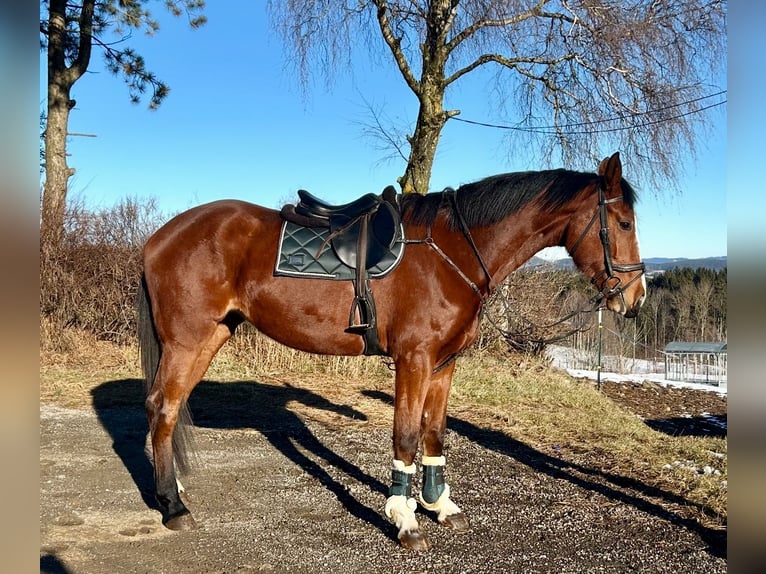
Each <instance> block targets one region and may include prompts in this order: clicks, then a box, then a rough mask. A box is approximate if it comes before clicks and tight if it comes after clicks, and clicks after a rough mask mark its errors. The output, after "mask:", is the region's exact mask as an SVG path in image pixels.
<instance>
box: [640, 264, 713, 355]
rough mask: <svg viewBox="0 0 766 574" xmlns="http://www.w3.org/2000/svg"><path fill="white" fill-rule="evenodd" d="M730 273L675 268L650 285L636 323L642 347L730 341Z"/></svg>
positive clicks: (660, 274)
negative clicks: (727, 317) (727, 294)
mask: <svg viewBox="0 0 766 574" xmlns="http://www.w3.org/2000/svg"><path fill="white" fill-rule="evenodd" d="M726 272H727V270H726V269H721V270H713V269H707V268H698V269H691V268H688V267H684V268H675V269H672V270H669V271H665V272H664V273H659V274H657V275H655V276H653V277H652V278H651V279H649V280H648V281H647V287H648V297H647V299H646V303H644V306H643V308H642V309H641V312H640V313H639V315H638V318H637V319H636V327H637V331H638V333H640V336H641V339H642V343H643V344H644V345H646V346H647V347H650V348H654V349H662V348H664V347H665V345H666V344H667V343H669V342H670V341H707V342H719V341H726V340H727V334H728V333H727V326H726V307H727V300H726V292H727V291H726V281H727V277H726V275H727V273H726Z"/></svg>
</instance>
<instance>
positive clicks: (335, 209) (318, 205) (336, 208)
mask: <svg viewBox="0 0 766 574" xmlns="http://www.w3.org/2000/svg"><path fill="white" fill-rule="evenodd" d="M298 197H299V198H300V203H298V205H296V206H295V211H296V212H297V213H300V214H301V215H305V216H306V217H323V218H329V217H330V216H332V215H342V216H345V217H348V218H349V219H354V218H355V217H359V216H360V215H362V214H363V213H366V212H368V211H372V209H373V208H375V207H377V206H378V204H379V203H380V198H379V197H378V196H377V195H375V194H374V193H368V194H366V195H363V196H362V197H360V198H358V199H355V200H354V201H350V202H348V203H343V204H341V205H331V204H329V203H327V202H324V201H322V200H321V199H319V198H318V197H316V196H315V195H312V194H310V193H309V192H308V191H306V190H305V189H299V190H298Z"/></svg>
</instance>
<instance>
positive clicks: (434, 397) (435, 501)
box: [420, 361, 468, 532]
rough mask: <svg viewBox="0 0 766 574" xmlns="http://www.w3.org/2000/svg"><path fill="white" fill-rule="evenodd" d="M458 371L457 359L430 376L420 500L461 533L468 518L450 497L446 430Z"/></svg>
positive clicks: (423, 433) (425, 408)
mask: <svg viewBox="0 0 766 574" xmlns="http://www.w3.org/2000/svg"><path fill="white" fill-rule="evenodd" d="M454 371H455V363H454V361H453V362H452V363H450V364H449V365H447V366H446V367H444V368H443V369H442V370H440V371H439V372H438V373H434V374H433V375H432V376H431V383H430V385H429V386H428V393H427V395H426V401H425V406H424V408H423V418H422V422H421V434H422V436H423V456H422V459H421V462H422V464H423V482H422V489H421V492H420V503H421V504H422V505H423V507H424V508H425V509H426V510H430V511H432V512H435V513H436V515H437V520H438V521H439V523H440V524H443V525H445V526H447V527H449V528H453V529H455V530H456V531H458V532H465V531H466V530H468V519H467V518H466V516H465V514H463V512H462V511H461V510H460V507H458V505H457V504H455V503H454V502H453V501H452V500H451V499H450V492H451V491H450V486H449V484H447V482H446V481H445V479H444V467H445V464H446V459H445V457H444V454H443V453H444V435H445V433H446V430H447V399H448V397H449V391H450V387H451V386H452V375H453V373H454Z"/></svg>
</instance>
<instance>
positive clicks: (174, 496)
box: [146, 324, 231, 530]
mask: <svg viewBox="0 0 766 574" xmlns="http://www.w3.org/2000/svg"><path fill="white" fill-rule="evenodd" d="M230 337H231V331H230V330H229V327H227V326H226V325H223V324H220V325H217V326H216V328H215V330H214V332H213V333H212V335H211V336H210V337H209V338H208V339H207V342H206V343H204V344H201V345H199V346H198V347H197V348H192V349H190V348H186V347H182V346H180V345H178V344H167V345H166V346H165V347H163V350H162V358H161V360H160V364H159V369H158V370H157V376H156V378H155V380H154V384H153V385H152V388H151V390H150V392H149V394H148V396H147V399H146V413H147V416H148V419H149V429H150V431H151V437H152V453H153V458H154V483H155V491H156V497H157V502H158V503H159V505H160V510H161V512H162V523H163V524H164V525H165V526H166V527H167V528H169V529H171V530H189V529H192V528H195V527H196V523H195V521H194V518H193V517H192V515H191V513H190V512H189V510H188V509H187V508H186V505H184V503H183V502H182V501H181V497H180V494H179V492H178V480H177V477H176V469H175V463H174V459H178V460H180V461H183V460H185V453H184V452H182V451H180V450H178V449H179V448H181V447H182V445H181V444H179V443H176V444H175V445H174V441H173V434H174V431H175V430H176V425H177V423H178V419H179V413H180V411H181V408H182V407H183V406H184V405H185V404H186V400H187V399H188V398H189V395H190V394H191V392H192V389H194V387H195V386H196V385H197V383H198V382H199V381H200V379H202V377H203V375H204V374H205V371H206V370H207V368H208V366H209V365H210V362H211V361H212V359H213V357H214V356H215V354H216V353H217V352H218V350H219V349H220V348H221V346H222V345H223V344H224V343H225V342H226V341H227V340H228V339H229V338H230ZM174 446H175V450H174Z"/></svg>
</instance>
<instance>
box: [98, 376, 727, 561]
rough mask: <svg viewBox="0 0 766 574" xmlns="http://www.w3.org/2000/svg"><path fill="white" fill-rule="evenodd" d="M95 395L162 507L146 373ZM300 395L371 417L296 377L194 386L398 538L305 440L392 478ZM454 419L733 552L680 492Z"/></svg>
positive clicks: (201, 422)
mask: <svg viewBox="0 0 766 574" xmlns="http://www.w3.org/2000/svg"><path fill="white" fill-rule="evenodd" d="M363 394H364V395H365V396H367V397H371V398H374V399H377V400H380V401H383V402H386V403H388V404H393V397H392V395H391V394H389V393H384V392H380V391H363ZM92 396H93V406H94V408H95V411H96V413H97V415H98V417H99V420H100V421H101V424H102V426H103V427H104V428H105V429H106V430H107V432H109V434H110V436H111V437H112V440H113V448H114V451H115V452H116V453H117V455H118V456H119V457H120V459H121V460H122V462H123V463H124V464H125V467H126V468H127V470H128V472H129V473H130V475H131V477H132V479H133V481H134V482H135V484H136V486H137V487H138V489H139V491H140V492H141V495H142V497H143V499H144V502H145V503H146V504H147V506H149V507H150V508H153V509H157V510H159V508H158V506H157V503H156V502H155V500H154V478H153V469H152V464H151V461H150V459H149V457H148V456H147V453H146V450H145V444H146V436H147V433H148V431H149V429H148V424H147V421H146V415H145V412H144V410H143V408H140V407H137V406H136V405H143V400H144V391H143V383H142V381H140V380H139V379H123V380H116V381H109V382H106V383H103V384H101V385H99V386H98V387H96V388H95V389H93V391H92ZM293 401H297V402H300V403H302V404H304V405H307V406H311V407H314V408H318V409H323V410H326V411H330V412H334V413H337V414H340V415H343V416H348V417H352V418H361V419H364V418H366V417H365V415H364V414H363V413H361V412H359V411H356V410H355V409H353V408H352V407H348V406H344V405H337V404H335V403H332V402H330V401H328V400H327V399H325V398H323V397H322V396H321V395H318V394H316V393H313V392H311V391H307V390H303V389H299V388H296V387H293V386H290V385H284V386H275V385H266V384H263V383H258V382H252V381H251V382H235V383H217V382H210V381H203V382H201V383H200V384H199V385H198V386H197V387H196V389H195V391H194V393H192V396H191V398H190V401H189V405H190V407H191V410H192V412H193V413H194V415H195V416H194V422H195V424H196V425H197V426H201V427H208V428H217V429H236V428H252V429H255V430H258V431H259V432H261V433H262V434H263V436H264V437H266V439H267V440H268V441H269V442H270V443H271V444H272V445H273V446H274V447H275V448H276V449H277V450H278V451H279V452H281V453H282V454H283V455H284V456H285V457H287V458H288V459H289V460H291V461H292V462H293V463H295V464H296V465H298V466H299V467H300V468H301V469H303V470H304V471H305V472H307V473H308V474H309V475H311V476H312V477H314V478H316V479H317V480H319V481H320V482H321V483H322V484H323V485H325V487H326V488H327V489H328V490H330V491H331V492H333V493H334V494H335V496H336V497H337V498H338V500H339V501H340V502H341V504H343V506H344V507H345V508H346V509H347V510H348V511H349V512H350V513H351V514H352V515H354V516H356V517H358V518H360V519H362V520H364V521H365V522H368V523H369V524H371V525H374V526H376V527H378V528H379V530H380V531H381V532H384V533H386V534H387V535H388V536H390V537H391V538H392V539H395V538H396V533H395V532H394V530H393V529H392V526H391V524H390V523H389V522H388V521H386V520H385V519H384V518H383V517H382V515H381V514H380V513H379V512H378V511H376V510H374V509H372V508H369V507H368V506H365V505H364V504H362V503H360V502H359V501H358V500H356V499H355V498H354V497H353V496H352V495H351V494H350V493H349V492H348V490H347V489H346V488H345V487H344V486H343V485H342V484H340V483H339V482H338V481H337V480H335V479H334V478H333V477H332V476H331V475H330V474H329V473H328V472H327V471H326V470H325V469H324V468H322V466H320V464H318V463H317V462H315V460H312V458H310V457H309V456H308V455H307V454H304V452H301V450H300V448H302V449H304V450H305V451H306V452H308V453H311V454H312V455H313V456H314V457H316V458H317V459H321V460H323V461H325V462H326V463H327V464H329V465H331V466H333V467H335V468H336V469H337V470H339V471H341V472H343V473H345V474H346V475H348V476H349V477H351V478H353V479H355V480H357V481H359V482H360V483H362V484H365V485H367V486H369V487H370V488H371V489H372V490H373V491H376V492H378V493H379V494H381V495H382V496H386V494H387V487H386V485H384V484H383V483H382V482H380V481H379V480H378V479H376V478H374V477H372V476H370V475H369V474H367V473H365V472H364V471H363V470H362V469H360V468H359V467H358V466H356V465H354V464H352V463H351V462H349V461H348V460H346V459H344V458H343V457H341V456H339V455H338V454H337V453H335V452H333V451H332V450H330V449H329V448H327V447H326V446H325V445H323V444H322V443H321V442H320V441H319V440H318V439H317V438H316V437H315V436H314V434H313V433H312V432H311V430H310V429H309V428H308V427H307V426H306V424H305V423H304V422H303V421H302V420H301V419H300V418H299V417H298V416H297V415H296V414H295V413H294V412H292V411H291V410H289V409H288V408H287V405H288V404H289V403H290V402H293ZM211 405H215V408H211ZM126 407H127V408H126ZM447 427H448V428H449V429H450V430H452V431H454V432H456V433H459V434H461V435H463V436H464V437H466V438H467V439H469V440H471V441H473V442H475V443H477V444H479V445H481V446H483V447H484V448H486V449H489V450H493V451H495V452H498V453H500V454H502V455H505V456H507V457H509V458H513V459H515V460H516V461H518V462H519V463H521V464H525V465H527V466H529V467H530V468H532V469H534V470H535V471H536V472H540V473H543V474H547V475H548V476H551V477H553V478H556V479H561V480H566V481H568V482H570V483H572V484H574V485H576V486H577V487H579V488H583V489H585V490H589V491H591V492H597V493H600V494H602V495H604V496H607V497H609V498H610V499H612V500H615V501H618V502H620V503H623V504H629V505H631V506H633V507H635V508H637V509H639V510H641V511H642V512H645V513H647V514H651V515H654V516H657V517H659V518H662V519H663V520H666V521H668V522H670V523H672V524H675V525H678V526H681V527H683V528H686V529H687V530H689V531H692V532H696V533H697V534H698V535H699V536H700V537H701V539H702V540H703V541H704V542H705V543H706V544H707V545H708V552H710V553H711V554H712V555H714V556H717V557H721V558H726V533H725V532H721V531H719V530H716V529H712V528H708V527H706V526H704V525H702V524H700V523H699V522H697V521H695V520H692V519H689V518H685V517H683V516H681V515H679V514H677V513H674V512H672V511H671V510H668V509H667V508H665V507H664V506H663V505H662V504H661V503H658V502H655V501H662V502H665V503H668V506H679V507H689V506H695V505H694V504H693V503H691V502H690V501H688V500H687V499H685V498H683V497H681V496H678V495H676V494H673V493H670V492H667V491H665V490H662V489H660V488H656V487H653V486H650V485H647V484H645V483H642V482H640V481H638V480H636V479H633V478H628V477H625V476H620V475H617V474H613V473H609V472H604V471H600V470H596V469H593V468H590V467H587V466H583V465H580V464H577V463H573V462H570V461H567V460H564V459H562V458H557V457H556V456H551V455H549V454H546V453H544V452H542V451H540V450H537V449H535V448H532V447H531V446H529V445H527V444H524V443H522V442H520V441H517V440H515V439H513V438H512V437H510V436H508V435H507V434H505V433H503V432H500V431H497V430H492V429H485V428H481V427H478V426H476V425H475V424H473V423H471V422H468V421H465V420H462V419H459V418H455V417H448V419H447ZM299 447H300V448H299ZM700 510H702V511H703V512H704V509H702V508H700Z"/></svg>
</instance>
